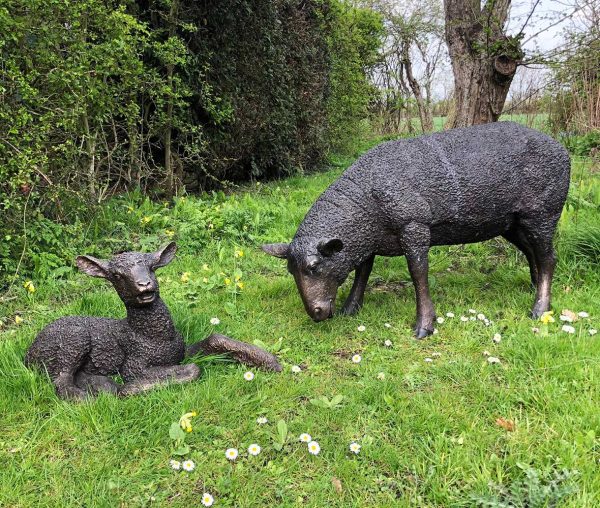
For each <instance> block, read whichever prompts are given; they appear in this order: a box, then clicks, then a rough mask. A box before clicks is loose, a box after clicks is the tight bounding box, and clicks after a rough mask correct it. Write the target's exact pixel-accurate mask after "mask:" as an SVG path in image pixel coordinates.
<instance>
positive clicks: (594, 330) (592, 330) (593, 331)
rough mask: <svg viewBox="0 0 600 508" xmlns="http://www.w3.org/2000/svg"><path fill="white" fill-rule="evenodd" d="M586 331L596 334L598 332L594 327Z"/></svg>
mask: <svg viewBox="0 0 600 508" xmlns="http://www.w3.org/2000/svg"><path fill="white" fill-rule="evenodd" d="M588 333H589V334H590V335H596V334H597V333H598V330H596V329H595V328H590V329H589V330H588Z"/></svg>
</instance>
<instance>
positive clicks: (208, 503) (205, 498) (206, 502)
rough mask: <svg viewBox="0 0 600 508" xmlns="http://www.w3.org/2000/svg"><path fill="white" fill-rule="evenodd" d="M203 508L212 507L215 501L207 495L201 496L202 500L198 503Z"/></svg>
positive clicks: (206, 493)
mask: <svg viewBox="0 0 600 508" xmlns="http://www.w3.org/2000/svg"><path fill="white" fill-rule="evenodd" d="M200 502H201V503H202V504H203V505H204V506H212V505H213V503H214V502H215V499H214V498H213V497H212V496H211V495H210V494H209V493H208V492H205V493H204V494H202V500H201V501H200Z"/></svg>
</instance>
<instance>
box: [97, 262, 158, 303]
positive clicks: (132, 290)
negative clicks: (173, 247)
mask: <svg viewBox="0 0 600 508" xmlns="http://www.w3.org/2000/svg"><path fill="white" fill-rule="evenodd" d="M107 279H108V280H109V281H110V282H111V283H112V285H113V286H114V288H115V290H116V291H117V293H118V294H119V296H120V298H121V300H123V302H124V303H125V305H133V306H135V307H143V306H145V305H150V304H151V303H152V302H154V300H156V297H157V296H158V294H159V293H158V281H157V280H156V275H155V274H154V264H153V258H152V254H140V253H138V252H124V253H122V254H117V255H116V256H114V257H113V258H112V259H111V260H110V261H109V263H108V277H107Z"/></svg>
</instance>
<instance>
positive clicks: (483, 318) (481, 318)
mask: <svg viewBox="0 0 600 508" xmlns="http://www.w3.org/2000/svg"><path fill="white" fill-rule="evenodd" d="M477 319H479V321H484V320H485V314H477Z"/></svg>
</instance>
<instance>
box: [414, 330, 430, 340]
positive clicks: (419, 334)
mask: <svg viewBox="0 0 600 508" xmlns="http://www.w3.org/2000/svg"><path fill="white" fill-rule="evenodd" d="M431 334H433V330H428V329H427V328H417V329H416V330H415V338H417V339H419V340H420V339H424V338H425V337H428V336H429V335H431Z"/></svg>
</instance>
